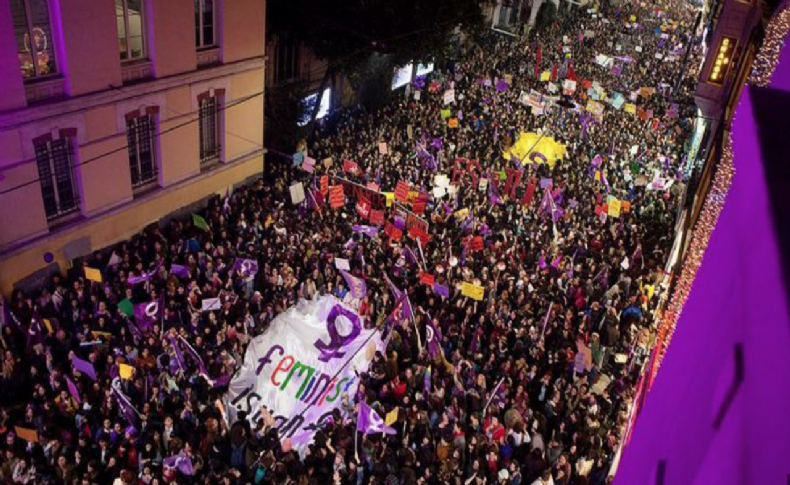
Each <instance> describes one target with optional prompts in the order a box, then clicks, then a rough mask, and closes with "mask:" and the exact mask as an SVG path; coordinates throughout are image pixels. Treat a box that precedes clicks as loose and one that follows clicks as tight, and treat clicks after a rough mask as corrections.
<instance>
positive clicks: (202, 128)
mask: <svg viewBox="0 0 790 485" xmlns="http://www.w3.org/2000/svg"><path fill="white" fill-rule="evenodd" d="M224 95H225V90H224V89H215V90H213V91H212V92H205V93H203V94H200V95H199V96H198V97H197V104H198V157H199V159H200V166H201V168H206V167H211V166H213V165H215V164H216V163H221V162H222V159H223V145H224V143H223V141H224V140H223V137H222V135H223V132H224V120H223V117H222V113H223V111H224ZM208 102H212V103H213V107H206V106H205V105H204V103H208ZM209 110H211V111H212V112H213V116H214V125H213V127H209V126H207V124H208V123H209V120H210V118H206V119H205V120H204V116H205V115H206V113H207V112H208V111H209ZM209 128H211V130H210V131H213V138H214V140H213V141H214V143H213V145H214V146H212V147H208V146H207V143H206V142H205V141H204V140H205V135H204V133H206V132H207V131H209Z"/></svg>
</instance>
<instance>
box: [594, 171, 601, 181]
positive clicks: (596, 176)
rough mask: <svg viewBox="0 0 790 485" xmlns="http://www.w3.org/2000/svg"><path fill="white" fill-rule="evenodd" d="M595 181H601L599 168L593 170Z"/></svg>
mask: <svg viewBox="0 0 790 485" xmlns="http://www.w3.org/2000/svg"><path fill="white" fill-rule="evenodd" d="M595 181H596V182H600V181H601V171H600V170H596V171H595Z"/></svg>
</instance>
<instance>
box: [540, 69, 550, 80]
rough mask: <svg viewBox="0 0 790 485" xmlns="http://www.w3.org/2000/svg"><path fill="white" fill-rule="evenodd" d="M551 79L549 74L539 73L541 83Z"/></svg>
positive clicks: (547, 72)
mask: <svg viewBox="0 0 790 485" xmlns="http://www.w3.org/2000/svg"><path fill="white" fill-rule="evenodd" d="M549 79H551V73H550V72H549V71H543V72H542V73H540V80H541V81H548V80H549Z"/></svg>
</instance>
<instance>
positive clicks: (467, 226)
mask: <svg viewBox="0 0 790 485" xmlns="http://www.w3.org/2000/svg"><path fill="white" fill-rule="evenodd" d="M474 222H475V218H474V217H472V216H471V215H468V216H466V219H464V222H462V223H461V231H467V230H469V229H471V228H472V224H474Z"/></svg>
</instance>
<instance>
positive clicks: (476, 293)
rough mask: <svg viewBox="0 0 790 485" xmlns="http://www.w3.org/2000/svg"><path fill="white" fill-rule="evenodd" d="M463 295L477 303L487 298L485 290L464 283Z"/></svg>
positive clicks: (462, 287)
mask: <svg viewBox="0 0 790 485" xmlns="http://www.w3.org/2000/svg"><path fill="white" fill-rule="evenodd" d="M461 294H462V295H464V296H468V297H469V298H471V299H473V300H477V301H481V300H482V299H483V296H485V288H483V287H482V286H478V285H475V284H473V283H466V282H465V283H463V284H462V285H461Z"/></svg>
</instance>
